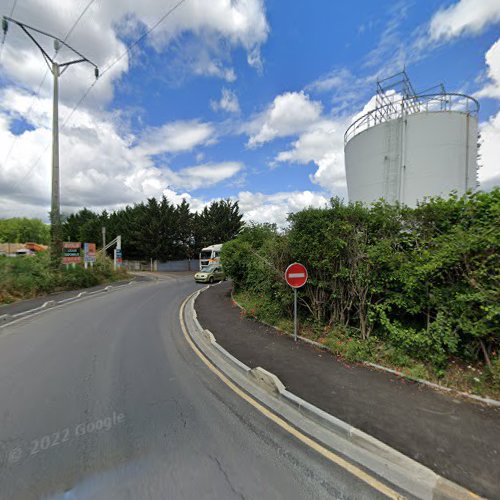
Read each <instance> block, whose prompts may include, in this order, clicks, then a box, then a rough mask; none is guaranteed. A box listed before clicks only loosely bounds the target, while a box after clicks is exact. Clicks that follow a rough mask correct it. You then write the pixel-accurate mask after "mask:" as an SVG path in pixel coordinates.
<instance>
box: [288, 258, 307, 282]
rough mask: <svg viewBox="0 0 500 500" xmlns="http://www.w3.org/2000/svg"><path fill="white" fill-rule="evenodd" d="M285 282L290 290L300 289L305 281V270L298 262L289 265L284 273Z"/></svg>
mask: <svg viewBox="0 0 500 500" xmlns="http://www.w3.org/2000/svg"><path fill="white" fill-rule="evenodd" d="M285 280H286V282H287V283H288V284H289V285H290V286H291V287H292V288H300V287H301V286H304V285H305V284H306V281H307V269H306V268H305V267H304V266H303V265H302V264H299V263H298V262H294V263H293V264H290V265H289V266H288V267H287V268H286V271H285Z"/></svg>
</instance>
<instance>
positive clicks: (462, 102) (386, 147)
mask: <svg viewBox="0 0 500 500" xmlns="http://www.w3.org/2000/svg"><path fill="white" fill-rule="evenodd" d="M436 90H438V92H435V91H436ZM478 111H479V103H478V102H477V101H476V100H475V99H474V98H472V97H470V96H467V95H463V94H457V93H450V92H446V91H445V89H444V86H443V85H440V86H438V87H437V88H436V87H433V88H431V89H428V90H426V91H423V92H418V93H417V92H415V90H414V89H413V86H412V84H411V82H410V80H409V78H408V76H407V74H406V72H402V73H399V74H397V75H394V76H393V77H390V78H388V79H386V80H382V81H379V82H378V83H377V94H376V103H375V109H373V110H371V111H369V112H368V113H366V114H364V115H363V116H361V117H359V118H357V119H356V120H355V121H354V122H353V123H352V124H351V125H350V127H349V128H348V129H347V131H346V133H345V135H344V154H345V168H346V176H347V190H348V195H349V201H361V202H364V203H373V202H375V201H377V200H379V199H381V198H383V199H384V200H385V201H387V202H389V203H395V202H400V203H402V204H404V205H408V206H411V207H413V206H416V204H417V202H418V201H422V200H423V199H424V198H428V197H431V196H445V197H446V196H448V195H449V194H450V193H451V192H452V191H454V192H456V193H457V194H458V195H462V194H464V193H465V192H466V191H468V190H474V189H476V188H477V140H478V122H477V114H478Z"/></svg>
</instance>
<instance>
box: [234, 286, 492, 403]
mask: <svg viewBox="0 0 500 500" xmlns="http://www.w3.org/2000/svg"><path fill="white" fill-rule="evenodd" d="M234 299H235V300H236V301H237V302H238V303H239V304H240V305H241V306H242V307H243V308H244V311H242V313H241V315H242V317H248V318H253V319H257V320H259V321H262V322H264V323H268V324H270V325H272V326H275V327H277V328H279V329H280V330H283V331H285V332H287V333H290V334H291V333H292V332H293V320H292V318H284V317H283V316H282V315H281V314H280V308H279V306H276V305H274V304H273V303H271V302H270V301H269V300H267V299H266V298H265V297H264V296H263V295H257V294H253V293H251V292H248V291H241V292H238V293H235V294H234ZM299 334H300V335H301V336H303V337H306V338H309V339H311V340H315V341H317V342H319V343H321V344H323V345H324V346H326V347H327V348H328V350H329V351H330V352H331V353H332V354H334V355H335V356H338V357H340V358H341V359H342V360H344V361H345V362H347V363H362V362H370V363H376V364H379V365H382V366H385V367H387V368H392V369H394V370H397V371H400V372H402V373H404V374H405V375H406V376H407V377H410V378H414V379H423V380H427V381H429V382H434V383H437V384H441V385H443V386H445V387H450V388H452V389H456V390H459V391H463V392H468V393H471V394H477V395H480V396H485V397H490V398H493V399H497V400H500V358H498V357H497V358H495V359H494V360H493V362H492V365H493V366H492V368H491V369H490V368H488V367H487V366H485V365H482V364H475V365H468V364H465V363H464V362H463V361H462V360H459V359H450V360H448V363H447V366H446V367H445V368H444V369H443V368H437V367H434V366H432V365H431V364H429V363H423V362H422V361H419V360H416V359H413V358H412V357H410V356H409V355H408V354H406V353H405V352H404V351H403V350H402V349H401V348H398V347H397V346H393V345H390V344H389V343H387V342H384V341H382V340H380V339H378V338H376V337H373V336H372V337H370V338H369V339H367V340H363V339H361V338H360V337H359V332H358V331H357V330H355V329H353V328H331V327H326V326H324V325H317V324H311V323H308V322H307V321H305V322H302V323H301V324H300V331H299Z"/></svg>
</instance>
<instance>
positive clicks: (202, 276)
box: [194, 264, 226, 283]
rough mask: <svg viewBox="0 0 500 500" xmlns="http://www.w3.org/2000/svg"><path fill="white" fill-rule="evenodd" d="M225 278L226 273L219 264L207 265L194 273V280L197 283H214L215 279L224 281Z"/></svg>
mask: <svg viewBox="0 0 500 500" xmlns="http://www.w3.org/2000/svg"><path fill="white" fill-rule="evenodd" d="M225 279H226V275H225V274H224V271H223V270H222V267H221V266H220V265H217V264H212V265H210V266H206V267H204V268H203V269H202V270H201V271H199V272H197V273H196V274H195V275H194V280H195V281H196V282H197V283H214V282H215V281H222V280H225Z"/></svg>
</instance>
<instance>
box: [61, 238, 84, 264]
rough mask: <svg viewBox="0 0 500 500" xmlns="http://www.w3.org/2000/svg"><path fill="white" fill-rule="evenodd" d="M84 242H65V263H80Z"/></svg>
mask: <svg viewBox="0 0 500 500" xmlns="http://www.w3.org/2000/svg"><path fill="white" fill-rule="evenodd" d="M81 247H82V244H81V243H80V242H79V241H65V242H63V259H62V262H63V264H80V248H81Z"/></svg>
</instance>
